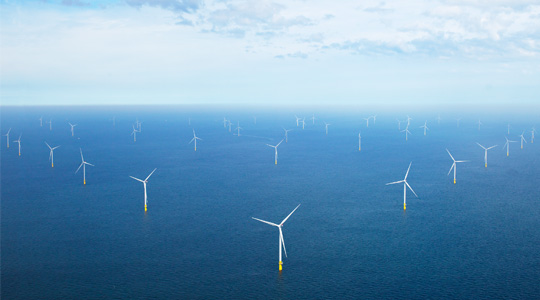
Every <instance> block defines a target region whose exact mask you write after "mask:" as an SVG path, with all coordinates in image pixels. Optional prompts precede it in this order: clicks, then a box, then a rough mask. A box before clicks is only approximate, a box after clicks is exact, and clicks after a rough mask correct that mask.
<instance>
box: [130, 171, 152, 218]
mask: <svg viewBox="0 0 540 300" xmlns="http://www.w3.org/2000/svg"><path fill="white" fill-rule="evenodd" d="M156 170H157V168H155V169H154V171H152V173H150V175H148V177H146V178H145V179H144V180H141V179H139V178H135V177H133V176H129V177H131V178H133V179H135V180H137V181H140V182H142V183H143V186H144V211H145V212H146V211H147V210H148V209H147V196H146V184H147V183H148V178H150V176H152V174H154V172H155V171H156Z"/></svg>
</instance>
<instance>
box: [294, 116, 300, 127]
mask: <svg viewBox="0 0 540 300" xmlns="http://www.w3.org/2000/svg"><path fill="white" fill-rule="evenodd" d="M294 117H295V118H296V127H298V126H300V125H299V122H300V120H301V119H302V118H299V117H298V116H297V115H294Z"/></svg>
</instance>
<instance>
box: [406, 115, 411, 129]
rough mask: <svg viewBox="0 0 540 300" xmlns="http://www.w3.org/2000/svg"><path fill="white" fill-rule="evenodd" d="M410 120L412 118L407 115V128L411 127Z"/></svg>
mask: <svg viewBox="0 0 540 300" xmlns="http://www.w3.org/2000/svg"><path fill="white" fill-rule="evenodd" d="M411 120H412V118H411V117H409V115H407V127H409V125H411Z"/></svg>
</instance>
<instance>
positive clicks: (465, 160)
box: [456, 160, 470, 163]
mask: <svg viewBox="0 0 540 300" xmlns="http://www.w3.org/2000/svg"><path fill="white" fill-rule="evenodd" d="M469 161H470V160H456V162H457V163H458V162H469Z"/></svg>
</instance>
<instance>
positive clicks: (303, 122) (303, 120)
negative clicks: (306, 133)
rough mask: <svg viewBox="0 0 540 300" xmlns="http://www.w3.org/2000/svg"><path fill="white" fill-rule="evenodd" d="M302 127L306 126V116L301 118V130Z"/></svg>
mask: <svg viewBox="0 0 540 300" xmlns="http://www.w3.org/2000/svg"><path fill="white" fill-rule="evenodd" d="M304 127H306V118H303V119H302V130H304Z"/></svg>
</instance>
